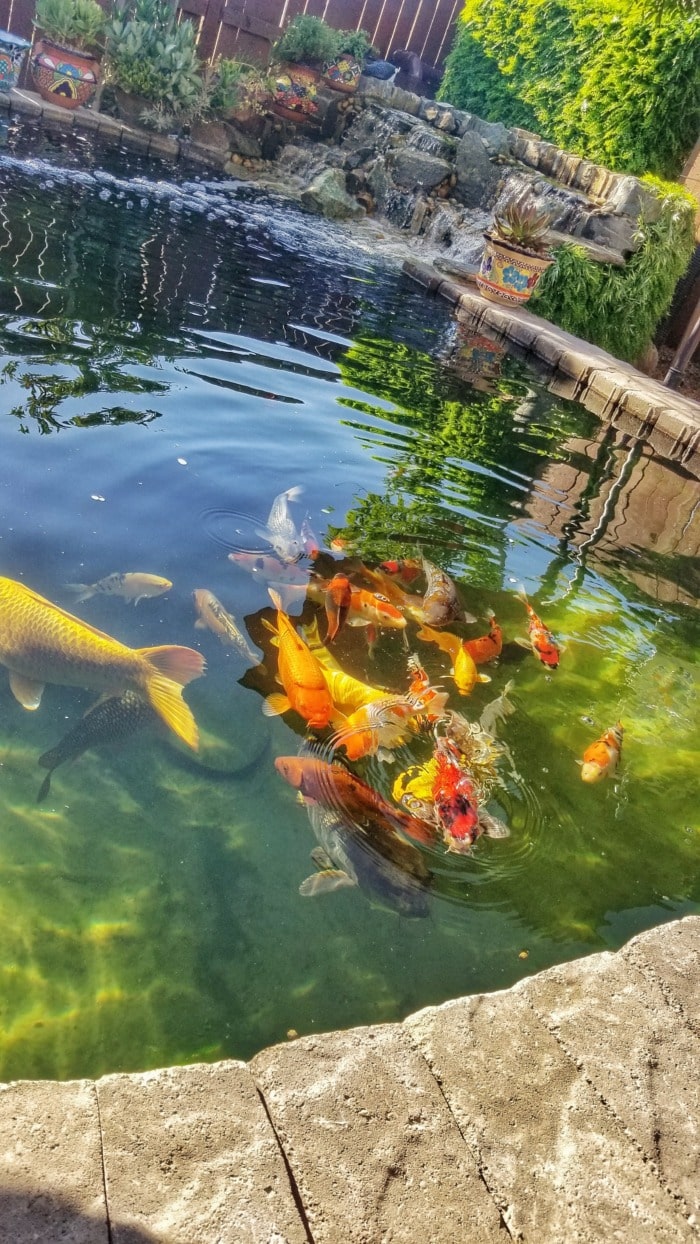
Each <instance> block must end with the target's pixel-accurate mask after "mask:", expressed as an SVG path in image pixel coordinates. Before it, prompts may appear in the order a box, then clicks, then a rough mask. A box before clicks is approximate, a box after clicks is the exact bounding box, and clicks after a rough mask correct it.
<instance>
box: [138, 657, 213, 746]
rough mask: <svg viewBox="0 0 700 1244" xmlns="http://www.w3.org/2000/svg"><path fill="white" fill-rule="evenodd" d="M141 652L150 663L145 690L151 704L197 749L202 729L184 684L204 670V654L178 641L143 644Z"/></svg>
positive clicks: (145, 678) (197, 676)
mask: <svg viewBox="0 0 700 1244" xmlns="http://www.w3.org/2000/svg"><path fill="white" fill-rule="evenodd" d="M138 652H139V655H140V656H142V657H143V658H144V660H145V661H146V663H147V669H146V673H145V677H144V683H143V690H144V692H145V694H146V695H147V697H148V701H149V703H150V704H151V707H152V708H154V709H155V711H156V712H157V713H158V715H159V717H162V719H163V721H164V722H165V724H166V725H167V726H169V727H170V729H171V730H172V731H173V733H174V734H176V735H177V736H178V738H180V739H182V741H183V742H184V743H187V745H188V747H191V748H192V749H193V750H194V751H196V750H197V746H198V744H199V732H198V730H197V723H196V721H195V719H194V716H193V715H192V710H191V708H190V707H189V705H188V704H186V703H185V701H184V700H183V698H182V688H183V687H185V686H187V683H188V682H192V680H193V679H194V678H199V677H200V675H201V674H203V673H204V668H205V664H206V662H205V660H204V657H203V656H202V654H201V652H195V650H194V648H182V647H179V646H178V645H176V644H169V645H165V646H163V647H159V648H139V649H138Z"/></svg>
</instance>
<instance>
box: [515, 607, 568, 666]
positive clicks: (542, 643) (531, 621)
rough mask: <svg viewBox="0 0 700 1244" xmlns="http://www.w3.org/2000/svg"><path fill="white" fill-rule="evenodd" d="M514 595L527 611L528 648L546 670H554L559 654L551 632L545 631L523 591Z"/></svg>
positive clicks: (542, 623) (557, 663) (545, 628)
mask: <svg viewBox="0 0 700 1244" xmlns="http://www.w3.org/2000/svg"><path fill="white" fill-rule="evenodd" d="M516 595H517V596H518V598H519V600H521V601H522V602H523V604H524V606H525V608H526V610H527V616H528V628H527V629H528V631H529V633H530V647H531V648H532V651H533V652H534V654H535V656H536V657H539V659H540V661H541V662H542V664H543V665H546V666H547V668H548V669H551V670H555V669H556V668H557V666H558V665H559V656H560V652H559V646H558V644H557V642H556V640H555V638H554V636H553V635H552V633H551V631H548V630H547V627H546V626H545V624H544V622H543V621H542V619H541V618H538V616H537V614H536V613H535V611H534V609H533V608H532V605H531V604H530V602H529V600H528V598H527V595H526V593H525V589H524V588H522V589H521V590H520V591H519V592H517V593H516ZM526 646H527V645H526Z"/></svg>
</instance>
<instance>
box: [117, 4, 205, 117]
mask: <svg viewBox="0 0 700 1244" xmlns="http://www.w3.org/2000/svg"><path fill="white" fill-rule="evenodd" d="M107 65H108V74H109V79H110V81H112V82H113V83H114V84H115V85H116V86H119V87H121V89H122V90H123V91H126V92H128V94H130V95H142V96H143V97H144V98H145V99H148V100H151V101H152V102H153V103H154V104H156V105H157V106H158V108H160V109H161V110H162V111H163V113H164V115H165V114H172V115H179V114H184V115H188V114H192V113H193V112H196V111H197V110H198V109H201V105H202V94H203V80H202V75H201V72H200V63H199V59H198V57H197V51H196V32H195V28H194V26H193V25H192V23H191V22H188V21H184V20H183V21H181V22H180V23H179V24H178V22H177V21H176V16H175V10H174V8H172V7H171V6H170V4H169V3H168V0H131V2H130V3H127V4H126V5H124V6H123V7H122V8H121V9H120V10H118V12H117V14H116V15H115V16H114V17H113V18H112V20H111V22H110V23H109V25H108V27H107Z"/></svg>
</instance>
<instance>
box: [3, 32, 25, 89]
mask: <svg viewBox="0 0 700 1244" xmlns="http://www.w3.org/2000/svg"><path fill="white" fill-rule="evenodd" d="M29 47H31V43H30V42H29V40H28V39H22V38H21V36H20V35H13V34H12V33H11V32H10V31H9V30H0V91H11V90H12V88H13V86H16V85H17V79H18V78H19V72H20V69H21V68H22V61H23V60H24V56H25V53H26V51H27V48H29Z"/></svg>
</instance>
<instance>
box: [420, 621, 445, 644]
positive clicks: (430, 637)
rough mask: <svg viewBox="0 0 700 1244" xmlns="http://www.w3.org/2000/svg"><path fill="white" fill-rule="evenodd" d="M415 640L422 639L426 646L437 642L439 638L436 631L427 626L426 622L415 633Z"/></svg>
mask: <svg viewBox="0 0 700 1244" xmlns="http://www.w3.org/2000/svg"><path fill="white" fill-rule="evenodd" d="M416 639H424V640H425V642H426V643H427V644H435V643H437V642H438V639H439V636H438V634H437V631H434V630H433V629H432V627H430V626H428V624H427V622H423V623H421V626H420V629H419V630H417V631H416Z"/></svg>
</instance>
